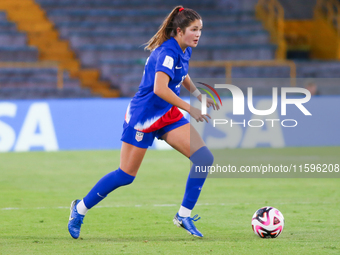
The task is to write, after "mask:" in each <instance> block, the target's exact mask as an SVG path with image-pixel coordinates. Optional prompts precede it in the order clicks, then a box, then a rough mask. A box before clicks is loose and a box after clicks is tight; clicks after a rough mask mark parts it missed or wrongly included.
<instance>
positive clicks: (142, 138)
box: [121, 117, 189, 149]
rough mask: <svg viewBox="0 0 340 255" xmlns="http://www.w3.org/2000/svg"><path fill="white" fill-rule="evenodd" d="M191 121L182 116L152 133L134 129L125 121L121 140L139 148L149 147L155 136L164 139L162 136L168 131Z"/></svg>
mask: <svg viewBox="0 0 340 255" xmlns="http://www.w3.org/2000/svg"><path fill="white" fill-rule="evenodd" d="M188 123H189V121H188V120H187V119H186V118H185V117H182V118H181V119H180V120H178V121H176V122H174V123H172V124H169V125H167V126H165V127H162V128H160V129H158V130H156V131H153V132H150V133H144V132H141V131H138V130H136V129H134V128H133V127H131V126H130V125H129V124H127V123H126V122H125V121H124V125H123V129H124V130H123V134H122V138H121V140H122V141H123V142H126V143H129V144H132V145H134V146H136V147H139V148H144V149H146V148H148V147H149V146H152V144H153V140H154V139H155V137H157V139H159V140H162V138H161V137H162V136H163V135H164V134H166V133H168V132H169V131H171V130H174V129H176V128H178V127H181V126H184V125H186V124H188Z"/></svg>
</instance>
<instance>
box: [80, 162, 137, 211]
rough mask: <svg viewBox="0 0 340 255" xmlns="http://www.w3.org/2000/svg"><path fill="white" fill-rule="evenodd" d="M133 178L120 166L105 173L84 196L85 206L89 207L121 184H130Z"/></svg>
mask: <svg viewBox="0 0 340 255" xmlns="http://www.w3.org/2000/svg"><path fill="white" fill-rule="evenodd" d="M134 179H135V177H134V176H132V175H129V174H127V173H125V172H124V171H123V170H121V169H120V168H118V169H117V170H116V171H113V172H111V173H109V174H107V175H105V176H104V177H103V178H101V179H100V180H99V181H98V182H97V184H96V185H95V186H94V187H93V188H92V189H91V191H90V192H89V193H88V194H87V195H86V197H84V199H83V201H84V204H85V206H86V208H87V209H91V208H92V207H93V206H95V205H96V204H98V203H99V202H100V201H102V200H103V199H104V198H105V197H106V196H107V195H108V194H109V193H110V192H112V191H113V190H115V189H117V188H119V187H121V186H125V185H128V184H131V183H132V182H133V180H134Z"/></svg>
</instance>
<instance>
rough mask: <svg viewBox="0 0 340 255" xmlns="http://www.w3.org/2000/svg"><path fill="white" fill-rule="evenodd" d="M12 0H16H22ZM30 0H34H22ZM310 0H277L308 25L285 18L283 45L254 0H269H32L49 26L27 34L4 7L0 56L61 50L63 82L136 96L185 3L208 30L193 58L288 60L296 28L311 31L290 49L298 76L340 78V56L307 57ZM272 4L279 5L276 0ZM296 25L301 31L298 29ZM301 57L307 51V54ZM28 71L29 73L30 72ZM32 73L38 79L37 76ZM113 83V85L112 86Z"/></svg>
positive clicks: (250, 70)
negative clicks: (149, 47)
mask: <svg viewBox="0 0 340 255" xmlns="http://www.w3.org/2000/svg"><path fill="white" fill-rule="evenodd" d="M14 1H16V2H18V0H14ZM29 1H31V0H24V1H23V2H29ZM306 1H307V0H306ZM306 1H305V0H299V1H293V0H290V1H280V2H281V3H282V6H283V8H282V9H284V17H285V18H294V19H296V18H300V19H304V22H305V24H307V26H306V27H308V29H301V24H302V23H296V22H295V21H294V22H290V21H287V20H285V21H284V22H285V27H286V28H285V29H284V30H282V36H281V37H280V38H281V39H282V40H281V42H283V43H284V44H282V43H281V44H280V42H278V41H277V38H276V39H275V36H274V37H273V30H270V29H268V27H267V25H266V24H265V23H263V22H261V19H259V17H256V15H255V14H256V13H255V4H256V3H257V2H259V3H260V2H266V0H261V1H257V0H237V1H236V0H213V1H203V0H197V1H189V0H184V1H179V0H174V1H171V2H164V1H160V0H149V1H143V2H140V1H136V0H131V1H118V0H117V1H111V0H96V1H94V0H36V1H35V2H36V3H37V4H39V8H41V9H42V10H44V13H46V17H47V18H48V22H47V21H46V22H47V23H45V25H44V26H45V27H47V28H46V29H45V30H46V31H47V30H48V32H46V31H45V30H44V34H43V33H41V34H40V35H39V33H35V34H34V36H31V34H29V35H28V36H27V35H26V34H25V33H21V32H18V30H17V29H16V25H15V24H14V23H12V22H9V21H8V19H7V18H6V14H5V13H1V14H0V38H1V42H0V53H1V55H0V61H37V60H38V59H40V60H49V61H51V60H60V58H61V55H63V56H64V57H62V59H61V60H60V63H61V66H62V67H63V68H64V69H65V70H66V71H65V75H64V85H65V88H73V89H74V88H76V87H77V88H78V89H81V87H88V88H91V90H92V93H99V94H100V95H101V96H107V97H114V96H117V95H118V94H117V90H119V91H120V96H133V95H134V93H135V92H136V91H137V89H138V85H139V82H140V80H141V76H142V73H143V66H144V63H145V60H146V58H147V57H148V55H149V52H146V51H144V46H145V45H144V44H145V43H146V42H147V41H148V40H149V39H150V38H151V37H152V36H153V35H154V34H155V32H156V31H157V29H158V27H159V25H160V24H161V22H162V21H163V19H164V17H165V15H166V14H168V13H169V10H171V9H172V8H173V7H174V6H175V5H178V4H181V5H184V6H185V7H188V8H193V9H195V10H197V11H198V12H199V13H200V14H201V16H202V17H203V22H204V29H203V36H202V37H201V40H200V43H199V46H198V48H197V49H194V52H193V58H192V60H194V61H195V60H196V61H219V60H229V61H232V60H260V61H261V60H274V59H285V58H286V50H287V49H288V53H289V52H290V51H291V50H295V49H296V47H295V46H296V45H293V44H294V42H293V44H292V43H290V42H291V41H289V38H287V35H293V36H292V37H291V38H293V37H294V33H300V34H302V33H303V32H305V33H307V32H306V31H309V32H308V35H305V37H307V39H306V40H305V44H306V45H303V46H302V48H303V50H302V51H301V50H300V49H301V46H300V45H298V47H297V48H298V49H299V50H298V52H300V53H301V52H302V53H303V54H302V55H301V54H300V55H299V54H288V55H287V56H288V57H291V58H292V59H294V61H295V64H296V72H297V74H296V76H297V77H313V78H327V77H328V78H335V77H339V75H340V72H338V70H339V67H340V64H339V62H338V61H334V60H331V61H330V60H320V59H321V58H319V57H317V58H319V60H310V57H313V54H312V53H311V52H312V51H311V49H312V46H311V38H310V37H311V36H310V34H311V32H310V31H311V30H312V26H311V24H312V23H311V18H312V17H313V13H312V12H313V8H314V7H315V0H313V1H307V2H308V4H307V5H304V3H305V2H306ZM269 2H271V3H273V2H276V3H278V4H279V1H277V0H274V1H269ZM293 3H294V4H293ZM0 6H1V5H0ZM306 6H307V7H306ZM293 7H294V8H293ZM304 7H306V8H304ZM256 11H257V9H256ZM38 13H40V11H38ZM39 15H40V14H39ZM39 15H38V16H39ZM298 15H300V16H298ZM37 19H38V18H37ZM305 19H309V20H307V21H306V20H305ZM289 22H290V23H289ZM19 23H20V22H19ZM19 23H18V24H19ZM2 24H3V25H2ZM18 26H20V27H21V28H22V27H24V28H25V29H26V30H28V31H30V29H31V28H29V29H28V28H27V27H26V26H25V24H24V25H23V24H19V25H18ZM54 28H55V29H56V30H54ZM265 28H267V29H265ZM6 29H7V30H6ZM298 29H299V32H296V31H297V30H298ZM3 30H5V33H3ZM31 30H32V29H31ZM21 31H22V29H21ZM56 31H58V32H56ZM43 35H44V36H43ZM47 35H48V36H47ZM283 35H285V36H286V38H284V37H283ZM43 37H46V38H48V39H44V40H43V41H44V44H42V43H41V40H42V38H43ZM276 37H278V36H276ZM50 38H52V39H53V40H54V41H53V40H52V39H50ZM273 38H274V39H273ZM2 39H3V40H2ZM287 41H288V44H287V48H286V45H285V43H286V42H287ZM292 41H294V38H293V40H292ZM27 44H29V45H37V47H36V48H34V47H29V46H27ZM292 45H293V46H292ZM282 46H284V47H282ZM12 47H14V48H12ZM294 47H295V48H294ZM299 47H300V48H299ZM306 49H307V50H306ZM11 52H12V53H11ZM2 53H3V54H2ZM304 53H306V54H304ZM9 55H10V56H11V57H14V56H16V58H17V59H9V58H8V56H9ZM299 56H302V59H301V57H299ZM297 58H300V59H297ZM232 70H233V72H232V74H233V77H235V78H244V77H247V78H263V77H267V78H275V77H286V78H287V77H289V75H290V70H289V68H287V67H264V66H255V67H254V66H252V67H233V69H232ZM1 72H3V73H4V74H2V73H1V74H0V79H2V77H5V76H6V75H5V73H6V72H7V73H11V72H10V71H9V70H7V71H6V70H4V71H1ZM25 72H26V73H27V70H26V71H25ZM25 72H24V73H25ZM34 72H36V73H39V72H38V71H37V70H36V71H32V73H34ZM55 72H56V70H55V69H54V70H46V69H45V70H44V71H42V72H41V75H43V73H45V74H47V73H49V74H50V78H48V79H49V80H48V79H47V77H46V76H43V77H44V78H43V79H47V80H46V81H45V82H46V85H44V86H48V84H52V83H53V81H52V80H53V79H56V77H57V75H56V74H55ZM12 73H13V72H12ZM9 75H13V74H9ZM190 75H191V77H193V78H195V77H198V78H223V77H225V75H226V69H225V68H223V67H221V68H218V67H204V68H191V70H190ZM32 77H35V78H34V79H35V80H34V79H33V78H32ZM20 79H26V76H25V75H24V74H23V75H21V76H20V75H18V76H17V80H16V82H17V83H18V82H19V81H20ZM30 79H33V80H34V82H35V83H36V84H40V83H42V82H43V80H42V78H41V76H39V75H38V76H33V75H31V76H30ZM0 81H1V80H0ZM34 82H32V83H31V84H33V83H34ZM26 83H27V84H30V83H29V82H26ZM1 84H3V83H1ZM4 84H5V83H4ZM6 86H7V85H6ZM8 86H9V85H8ZM8 86H7V87H8ZM109 86H110V88H111V89H112V90H111V92H110V90H109ZM14 87H15V86H14ZM41 87H43V86H41ZM112 91H114V92H112ZM184 92H185V91H184ZM322 92H323V93H325V94H327V93H329V92H327V91H322ZM333 92H334V91H333V90H332V93H333ZM80 94H81V96H83V95H85V94H84V93H80ZM184 95H185V94H184ZM186 95H187V94H186Z"/></svg>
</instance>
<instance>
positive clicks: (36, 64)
mask: <svg viewBox="0 0 340 255" xmlns="http://www.w3.org/2000/svg"><path fill="white" fill-rule="evenodd" d="M0 68H38V69H41V68H48V69H51V68H55V69H57V84H56V85H57V88H58V89H63V87H64V81H63V77H64V74H63V69H62V68H61V65H60V64H59V63H58V62H51V61H41V62H0Z"/></svg>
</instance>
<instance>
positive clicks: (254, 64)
mask: <svg viewBox="0 0 340 255" xmlns="http://www.w3.org/2000/svg"><path fill="white" fill-rule="evenodd" d="M250 66H251V67H259V66H269V67H280V66H287V67H289V68H290V78H291V79H290V85H291V86H293V87H295V86H296V80H295V78H296V65H295V63H294V61H291V60H259V61H253V60H239V61H237V60H236V61H191V62H190V67H224V68H225V70H226V82H227V83H231V81H232V68H233V67H250Z"/></svg>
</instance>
